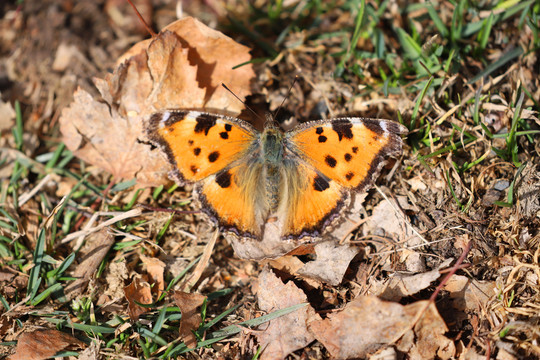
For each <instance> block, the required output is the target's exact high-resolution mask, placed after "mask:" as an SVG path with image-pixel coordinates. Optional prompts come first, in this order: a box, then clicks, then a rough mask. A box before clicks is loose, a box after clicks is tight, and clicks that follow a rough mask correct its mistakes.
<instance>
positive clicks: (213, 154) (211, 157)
mask: <svg viewBox="0 0 540 360" xmlns="http://www.w3.org/2000/svg"><path fill="white" fill-rule="evenodd" d="M217 159H219V151H212V152H211V153H210V154H209V155H208V161H210V162H211V163H213V162H216V160H217Z"/></svg>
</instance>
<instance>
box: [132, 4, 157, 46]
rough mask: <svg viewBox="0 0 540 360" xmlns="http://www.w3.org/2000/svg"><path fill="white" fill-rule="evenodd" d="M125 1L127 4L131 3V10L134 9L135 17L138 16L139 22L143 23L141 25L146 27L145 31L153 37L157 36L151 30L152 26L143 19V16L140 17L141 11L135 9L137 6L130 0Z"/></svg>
mask: <svg viewBox="0 0 540 360" xmlns="http://www.w3.org/2000/svg"><path fill="white" fill-rule="evenodd" d="M127 2H128V3H129V5H131V7H132V8H133V10H135V14H137V17H138V18H139V20H140V21H141V23H142V24H143V26H144V27H145V28H146V31H148V33H149V34H150V35H151V36H152V37H153V38H155V37H156V36H157V34H156V33H155V31H154V30H152V28H151V27H150V26H149V25H148V24H147V23H146V21H145V20H144V18H143V17H142V15H141V13H140V12H139V10H137V7H136V6H135V5H134V4H133V3H132V2H131V0H127Z"/></svg>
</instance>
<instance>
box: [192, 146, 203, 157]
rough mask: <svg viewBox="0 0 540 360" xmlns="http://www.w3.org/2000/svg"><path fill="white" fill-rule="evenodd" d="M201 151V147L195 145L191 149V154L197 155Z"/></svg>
mask: <svg viewBox="0 0 540 360" xmlns="http://www.w3.org/2000/svg"><path fill="white" fill-rule="evenodd" d="M200 153H201V148H200V147H196V148H195V149H193V154H194V155H195V156H199V155H200Z"/></svg>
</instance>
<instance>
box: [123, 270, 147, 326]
mask: <svg viewBox="0 0 540 360" xmlns="http://www.w3.org/2000/svg"><path fill="white" fill-rule="evenodd" d="M124 294H125V296H126V299H127V301H128V313H129V318H130V319H131V320H133V321H136V320H138V319H139V316H141V315H142V314H144V313H146V312H148V311H149V309H148V308H145V307H142V306H140V305H138V304H137V302H138V303H140V304H151V303H152V291H151V290H150V285H148V284H147V283H144V282H143V281H141V280H140V279H138V278H135V279H134V280H133V282H132V283H131V284H129V285H128V286H126V287H125V288H124Z"/></svg>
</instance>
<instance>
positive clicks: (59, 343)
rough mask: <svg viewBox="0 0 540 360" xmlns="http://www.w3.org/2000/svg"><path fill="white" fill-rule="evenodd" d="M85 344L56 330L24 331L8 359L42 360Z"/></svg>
mask: <svg viewBox="0 0 540 360" xmlns="http://www.w3.org/2000/svg"><path fill="white" fill-rule="evenodd" d="M84 346H86V345H85V343H83V342H82V341H80V340H78V339H76V338H74V337H73V336H71V335H68V334H66V333H63V332H61V331H58V330H53V329H45V330H36V331H31V332H25V333H23V334H22V335H21V336H19V338H18V340H17V349H16V351H15V354H13V355H12V356H10V357H9V358H8V359H9V360H44V359H49V358H51V357H52V356H54V355H55V354H56V353H58V352H60V351H62V350H67V349H71V348H79V347H84Z"/></svg>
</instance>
